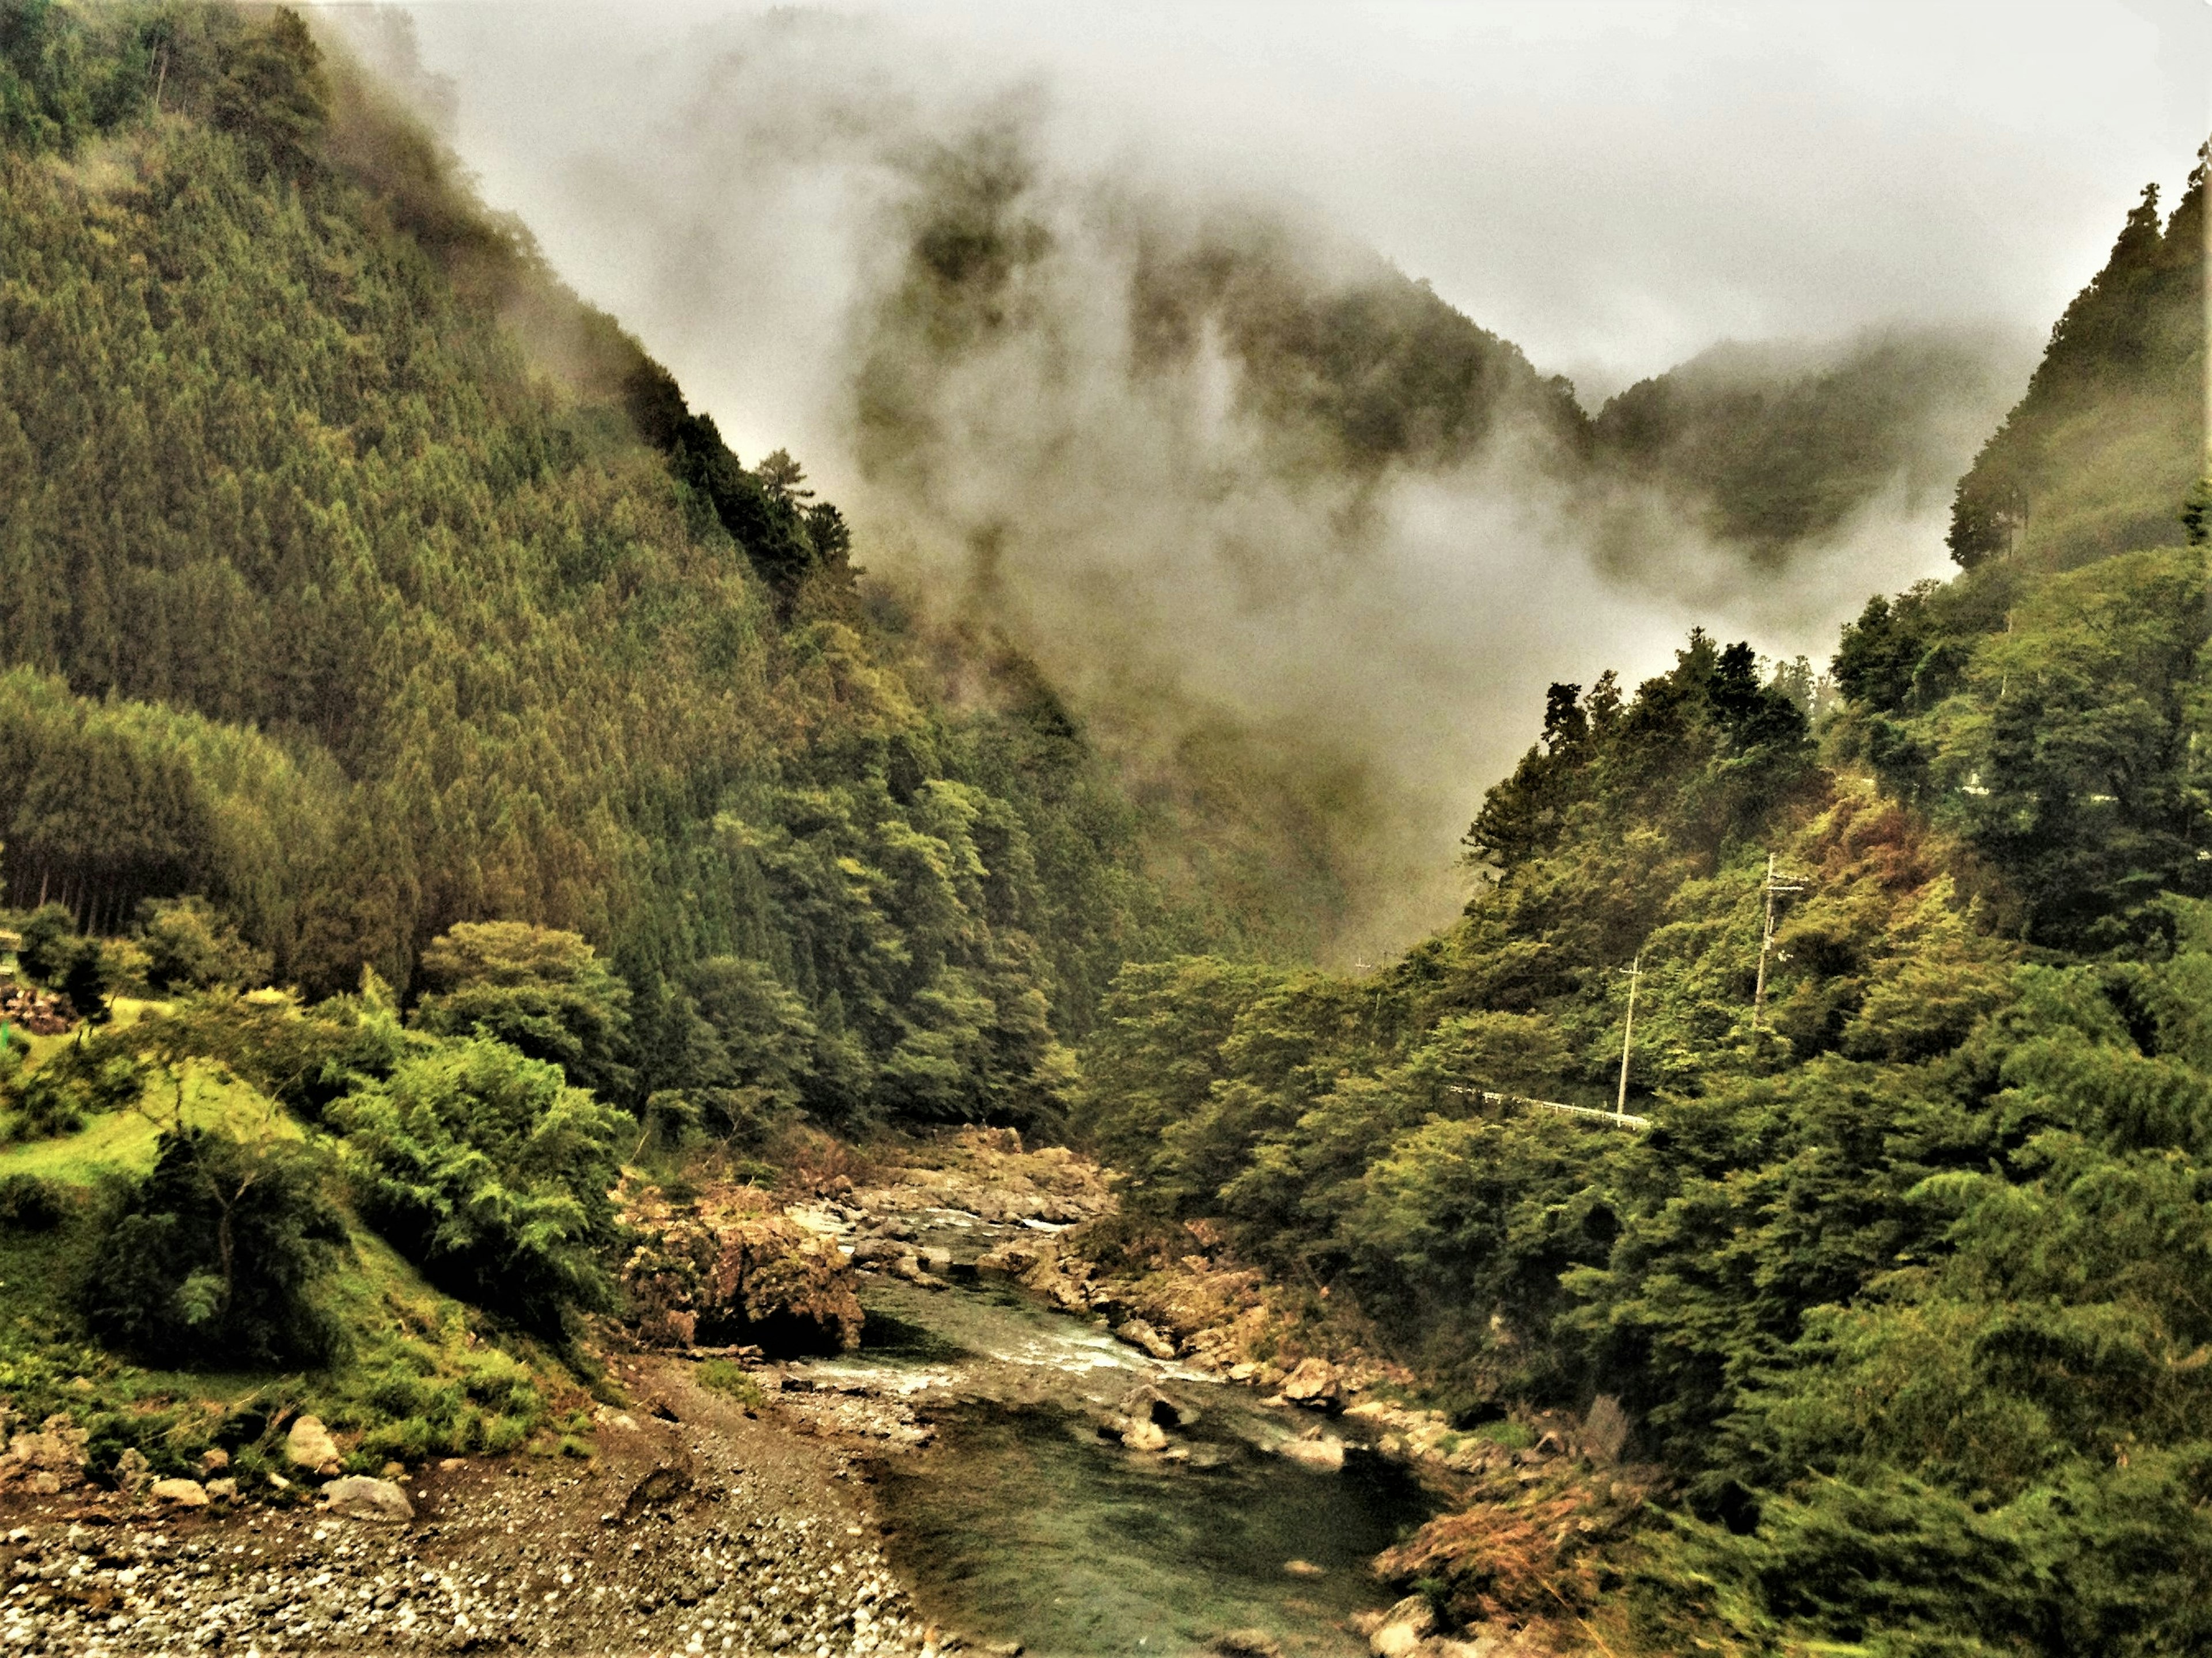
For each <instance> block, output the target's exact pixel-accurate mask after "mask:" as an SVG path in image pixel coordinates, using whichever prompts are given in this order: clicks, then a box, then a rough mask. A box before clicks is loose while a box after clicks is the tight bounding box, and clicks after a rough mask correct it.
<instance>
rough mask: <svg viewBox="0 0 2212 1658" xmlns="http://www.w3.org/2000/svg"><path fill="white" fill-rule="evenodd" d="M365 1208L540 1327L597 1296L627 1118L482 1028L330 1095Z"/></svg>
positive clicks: (423, 1260)
mask: <svg viewBox="0 0 2212 1658" xmlns="http://www.w3.org/2000/svg"><path fill="white" fill-rule="evenodd" d="M330 1120H331V1122H332V1123H333V1124H335V1125H336V1126H337V1127H339V1128H340V1129H341V1130H342V1131H343V1133H344V1136H345V1138H344V1141H343V1148H342V1152H341V1155H342V1157H343V1160H344V1164H345V1168H346V1170H347V1173H348V1176H349V1180H350V1181H351V1184H352V1187H353V1190H354V1193H355V1196H356V1200H357V1201H358V1203H359V1204H360V1206H361V1212H362V1217H363V1218H365V1219H367V1220H368V1223H369V1224H371V1225H373V1226H374V1227H375V1228H376V1229H377V1230H379V1231H380V1232H381V1233H382V1234H383V1235H384V1236H386V1237H387V1238H389V1239H390V1240H391V1241H392V1244H393V1246H394V1247H395V1248H398V1250H399V1252H400V1253H401V1254H404V1255H405V1256H406V1257H407V1258H408V1259H409V1260H412V1261H414V1262H415V1263H416V1265H418V1266H421V1267H422V1270H423V1272H424V1273H425V1274H426V1275H427V1276H428V1278H430V1279H431V1281H432V1282H434V1283H435V1284H439V1285H440V1286H441V1288H443V1289H445V1290H447V1291H448V1292H449V1293H451V1294H453V1295H455V1296H458V1297H461V1298H462V1299H463V1300H466V1301H472V1302H475V1303H477V1304H478V1305H481V1306H485V1307H489V1308H492V1309H496V1310H498V1311H500V1312H502V1313H505V1314H507V1315H509V1316H512V1317H513V1318H516V1319H518V1320H520V1321H523V1322H525V1323H526V1324H528V1325H530V1326H532V1327H534V1328H537V1329H538V1330H540V1331H543V1332H544V1333H551V1334H557V1333H559V1332H560V1330H561V1328H562V1321H563V1317H564V1315H565V1314H566V1312H567V1310H568V1309H569V1308H571V1307H579V1306H580V1307H597V1306H600V1305H603V1304H605V1300H606V1298H607V1295H608V1282H609V1281H608V1278H607V1272H606V1263H605V1254H606V1251H607V1249H608V1248H609V1246H610V1245H611V1243H612V1242H613V1240H614V1228H615V1218H614V1206H613V1204H612V1202H611V1200H610V1199H609V1198H608V1196H607V1192H608V1189H609V1188H610V1187H612V1186H613V1184H614V1182H615V1178H616V1175H617V1172H618V1166H619V1161H620V1155H621V1151H622V1150H623V1149H624V1147H625V1145H626V1139H625V1137H626V1135H632V1134H635V1127H636V1126H635V1123H634V1122H633V1121H631V1120H630V1119H629V1118H628V1117H626V1116H624V1115H623V1114H622V1113H620V1112H618V1111H616V1110H614V1109H612V1108H610V1107H608V1106H605V1105H602V1104H601V1103H599V1102H598V1101H597V1100H595V1099H593V1098H592V1096H590V1095H589V1094H587V1093H586V1092H585V1091H584V1090H581V1089H578V1088H573V1087H571V1086H569V1085H568V1083H567V1082H566V1081H565V1080H564V1079H563V1078H562V1073H561V1072H560V1069H559V1067H557V1066H553V1065H550V1064H547V1063H545V1062H544V1061H542V1060H532V1059H527V1058H526V1057H524V1056H523V1055H522V1054H519V1053H517V1052H516V1051H515V1050H514V1049H513V1048H509V1047H507V1046H506V1045H504V1044H503V1043H501V1042H494V1041H492V1040H491V1039H489V1037H481V1036H479V1037H470V1038H466V1039H461V1040H449V1041H447V1042H442V1043H441V1044H439V1045H438V1046H437V1047H435V1048H432V1049H430V1050H429V1051H428V1052H423V1053H417V1054H410V1055H408V1056H407V1057H405V1058H404V1059H402V1060H400V1061H399V1062H398V1064H397V1065H396V1066H394V1067H393V1068H392V1072H391V1074H390V1076H388V1077H386V1078H381V1079H380V1080H375V1081H371V1082H367V1083H365V1084H362V1087H360V1088H359V1089H358V1090H356V1092H354V1093H352V1094H350V1095H349V1096H347V1097H346V1098H344V1099H343V1100H341V1101H339V1102H337V1104H336V1105H334V1106H333V1107H332V1108H331V1112H330Z"/></svg>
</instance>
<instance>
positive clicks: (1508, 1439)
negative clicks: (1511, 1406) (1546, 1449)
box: [1467, 1417, 1536, 1451]
mask: <svg viewBox="0 0 2212 1658" xmlns="http://www.w3.org/2000/svg"><path fill="white" fill-rule="evenodd" d="M1467 1435H1468V1438H1470V1439H1486V1440H1488V1441H1489V1442H1491V1443H1492V1444H1493V1445H1503V1446H1504V1447H1505V1448H1506V1449H1507V1450H1509V1451H1525V1450H1527V1449H1528V1448H1529V1447H1530V1446H1531V1445H1534V1443H1535V1442H1536V1430H1534V1428H1532V1427H1530V1426H1529V1425H1528V1424H1527V1423H1525V1422H1516V1421H1514V1420H1513V1418H1510V1417H1501V1418H1498V1420H1497V1421H1495V1422H1486V1423H1484V1424H1482V1425H1481V1426H1480V1427H1479V1428H1470V1429H1468V1430H1467Z"/></svg>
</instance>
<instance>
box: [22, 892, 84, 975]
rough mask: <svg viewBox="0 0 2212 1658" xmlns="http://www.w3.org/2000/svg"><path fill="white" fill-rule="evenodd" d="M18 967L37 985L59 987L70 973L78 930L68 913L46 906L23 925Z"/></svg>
mask: <svg viewBox="0 0 2212 1658" xmlns="http://www.w3.org/2000/svg"><path fill="white" fill-rule="evenodd" d="M74 944H76V924H75V922H74V920H72V919H71V917H70V913H69V911H68V910H66V909H64V908H63V907H62V906H61V905H59V904H46V905H43V906H41V907H40V909H39V910H38V912H37V913H36V914H33V915H32V916H31V917H30V919H29V920H26V921H25V922H24V923H23V926H22V929H21V943H20V944H17V946H16V949H15V965H16V966H17V967H18V968H19V969H21V971H22V973H23V975H24V976H25V977H27V979H29V980H30V981H31V982H32V983H33V984H40V985H46V986H50V987H51V986H56V985H58V984H60V983H61V980H62V975H63V974H64V972H66V971H67V970H68V964H69V960H70V948H71V946H72V945H74Z"/></svg>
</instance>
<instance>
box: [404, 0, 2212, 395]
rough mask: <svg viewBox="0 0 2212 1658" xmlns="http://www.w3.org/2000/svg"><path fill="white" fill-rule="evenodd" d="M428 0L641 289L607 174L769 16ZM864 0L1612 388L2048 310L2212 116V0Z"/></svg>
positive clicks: (471, 82)
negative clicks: (1852, 336)
mask: <svg viewBox="0 0 2212 1658" xmlns="http://www.w3.org/2000/svg"><path fill="white" fill-rule="evenodd" d="M413 9H415V10H416V13H417V15H418V17H419V19H420V22H421V33H422V45H423V49H424V56H425V58H427V59H428V64H429V66H430V67H431V68H432V69H434V70H436V71H438V72H441V73H444V74H447V75H449V76H452V77H453V80H454V81H455V82H456V83H457V87H458V90H459V125H458V128H457V131H456V134H455V136H456V137H457V139H458V141H459V145H460V148H461V149H462V151H463V153H464V155H465V157H466V159H467V160H468V161H469V162H470V164H471V166H472V167H475V168H477V170H478V172H479V173H480V174H481V177H482V179H483V185H484V187H485V189H486V190H487V191H488V193H489V194H490V195H491V196H492V197H494V198H495V199H496V200H498V201H500V202H501V203H503V204H505V205H507V206H511V207H513V208H515V209H517V210H520V211H521V212H523V213H524V214H525V216H527V217H528V218H529V219H530V220H531V222H532V224H533V226H534V227H535V228H537V229H538V232H539V234H540V235H541V236H542V237H543V238H544V240H545V243H546V246H547V247H548V250H549V252H551V253H552V255H553V256H554V258H555V260H556V263H557V264H560V265H561V266H562V269H563V270H564V271H565V272H567V273H568V275H569V276H570V277H571V278H572V280H574V281H576V282H578V283H579V285H580V286H581V287H582V288H585V289H586V291H587V292H589V293H592V294H593V295H594V296H596V297H599V298H602V299H604V300H606V301H611V302H617V303H619V302H620V301H623V299H624V298H625V297H627V296H628V295H630V294H631V292H632V291H633V289H634V286H635V284H634V282H633V280H632V278H631V276H630V275H629V273H627V272H626V271H625V270H623V249H621V248H617V247H609V246H605V244H604V242H603V241H601V240H599V238H598V237H597V235H596V234H595V229H596V227H595V225H594V223H593V221H592V216H591V215H589V214H587V213H579V212H578V210H577V203H576V199H575V191H576V178H577V163H578V162H579V160H580V158H584V157H587V156H589V155H591V154H592V152H593V151H594V150H595V149H605V148H608V147H611V146H618V145H619V146H628V145H629V144H632V143H636V142H639V141H641V140H642V139H644V138H645V137H647V134H648V133H651V132H653V130H654V129H655V128H656V127H657V126H659V125H660V124H662V123H663V122H665V118H666V116H667V113H668V112H667V110H666V109H665V107H654V106H653V105H654V103H655V101H656V100H655V99H654V97H653V94H652V92H651V91H650V90H648V89H649V88H656V87H657V88H660V89H661V90H662V91H664V92H665V90H666V88H668V86H669V85H670V84H671V76H674V75H676V74H678V73H679V72H680V70H681V67H682V65H683V64H684V61H685V60H686V59H687V58H690V57H691V56H692V55H693V54H694V53H696V52H706V51H709V50H711V49H712V45H713V43H714V40H715V38H716V31H715V24H716V22H717V21H718V20H728V19H732V18H736V17H743V16H746V15H757V14H759V13H761V12H763V11H766V10H768V9H769V8H767V7H765V6H757V5H746V4H741V3H731V0H725V3H719V4H716V3H696V0H686V3H675V0H654V3H633V4H629V5H602V6H597V7H580V6H574V5H568V4H550V3H514V4H497V3H468V0H448V3H436V0H431V3H426V4H421V5H418V6H416V7H415V8H413ZM836 9H837V10H838V11H840V12H841V13H842V14H844V15H848V16H854V15H857V16H862V17H865V16H868V15H881V16H884V17H885V18H887V19H890V20H893V21H894V22H895V23H896V25H897V26H899V27H902V29H903V32H904V33H905V34H906V37H907V38H908V39H909V40H911V41H912V42H914V43H915V46H916V47H917V48H918V55H919V57H920V58H921V62H920V63H919V64H917V72H918V74H921V75H923V76H927V75H928V74H930V73H933V72H937V71H938V70H942V71H943V72H945V73H948V74H951V73H975V72H979V71H981V72H986V73H996V74H1001V75H1006V76H1018V75H1021V74H1024V72H1027V73H1030V74H1032V75H1034V76H1036V77H1037V78H1039V79H1040V80H1041V81H1042V83H1043V84H1044V85H1045V87H1046V88H1048V96H1049V97H1050V98H1051V99H1052V100H1053V101H1054V104H1055V105H1056V106H1057V107H1058V108H1059V109H1060V111H1061V112H1062V113H1063V115H1064V116H1065V117H1066V125H1067V126H1068V127H1069V128H1070V129H1071V130H1079V131H1085V132H1086V133H1087V134H1088V135H1089V137H1091V141H1092V142H1095V143H1097V144H1098V145H1099V146H1100V147H1101V149H1105V150H1118V151H1126V152H1131V153H1141V154H1144V155H1146V156H1147V157H1148V158H1149V159H1150V160H1151V161H1153V162H1154V163H1155V164H1156V165H1162V166H1166V167H1175V168H1177V169H1182V168H1188V169H1191V170H1193V171H1194V172H1200V173H1206V174H1207V175H1209V176H1210V177H1211V178H1212V179H1214V180H1216V181H1218V182H1219V183H1222V184H1226V185H1237V186H1241V187H1246V188H1251V189H1255V190H1258V191H1269V192H1279V193H1283V194H1287V195H1291V196H1295V197H1299V198H1302V199H1303V200H1304V201H1305V202H1307V203H1310V204H1311V205H1312V206H1314V207H1315V208H1316V209H1318V210H1320V211H1321V212H1322V214H1323V215H1324V216H1327V217H1328V219H1330V220H1332V221H1334V222H1336V223H1338V224H1340V225H1341V226H1342V227H1343V228H1346V230H1348V231H1350V232H1352V234H1356V235H1358V236H1360V237H1361V238H1363V239H1364V240H1368V241H1370V242H1372V243H1373V244H1374V245H1376V246H1378V247H1380V248H1381V249H1382V250H1383V252H1385V253H1387V254H1388V255H1389V257H1391V258H1393V259H1395V261H1396V262H1397V263H1398V264H1400V265H1401V266H1402V267H1403V268H1404V269H1405V270H1407V271H1408V272H1409V273H1411V274H1413V275H1415V276H1425V277H1427V278H1428V279H1430V280H1431V282H1433V283H1434V284H1435V286H1436V288H1437V291H1438V292H1440V293H1441V294H1443V295H1445V296H1446V297H1447V298H1449V300H1451V301H1453V302H1454V303H1455V304H1457V305H1458V306H1459V307H1461V308H1462V309H1463V310H1465V311H1466V312H1468V313H1469V314H1470V315H1472V316H1474V318H1475V319H1477V320H1478V321H1480V322H1482V323H1483V324H1484V325H1486V326H1490V327H1492V328H1495V329H1497V330H1498V331H1499V332H1501V333H1504V335H1506V336H1507V337H1510V338H1512V339H1514V340H1516V341H1517V342H1519V343H1521V344H1522V345H1523V346H1524V347H1525V348H1526V349H1528V352H1529V353H1530V355H1532V356H1533V357H1534V359H1535V360H1536V361H1538V362H1539V363H1540V364H1541V365H1542V366H1543V367H1546V368H1547V369H1550V370H1553V371H1557V372H1565V373H1569V374H1572V375H1574V376H1575V378H1576V379H1577V383H1578V384H1579V385H1581V386H1582V387H1583V391H1584V394H1585V396H1586V398H1601V397H1602V396H1604V395H1605V394H1606V393H1607V392H1610V391H1612V390H1614V389H1617V387H1618V386H1620V384H1623V383H1625V382H1626V380H1631V379H1633V378H1636V377H1638V376H1640V375H1643V374H1650V373H1653V372H1656V371H1657V370H1659V369H1662V368H1664V367H1667V366H1668V364H1670V363H1672V362H1674V361H1679V360H1680V359H1681V358H1683V357H1685V356H1687V355H1691V354H1692V353H1693V352H1695V351H1696V350H1698V349H1700V348H1701V347H1703V346H1705V345H1706V344H1709V343H1712V342H1713V341H1715V340H1717V339H1720V338H1723V337H1764V336H1774V335H1798V334H1832V333H1837V332H1840V331H1848V330H1849V329H1850V328H1852V327H1854V326H1857V325H1862V324H1864V323H1867V322H1869V321H1881V320H1887V319H1892V318H1896V317H1900V316H1904V317H1913V318H1936V319H1953V318H1959V319H1986V320H1996V321H2002V322H2009V323H2013V324H2016V325H2023V326H2027V327H2031V328H2033V329H2035V330H2037V331H2041V330H2043V329H2045V328H2047V327H2048V325H2049V324H2050V322H2051V319H2053V318H2054V317H2055V315H2056V313H2057V309H2058V308H2059V307H2061V306H2062V305H2063V303H2064V301H2065V300H2066V299H2067V297H2068V296H2069V295H2071V294H2072V293H2073V292H2074V291H2075V289H2076V288H2079V286H2080V285H2081V282H2082V281H2083V280H2084V278H2085V277H2086V276H2088V275H2089V274H2090V273H2091V272H2092V271H2093V270H2094V269H2095V267H2096V264H2097V263H2098V261H2099V259H2100V257H2101V255H2102V254H2103V252H2104V251H2105V249H2106V247H2107V246H2109V245H2110V243H2111V240H2112V235H2113V234H2114V231H2115V228H2116V227H2117V224H2118V218H2119V216H2120V214H2121V213H2122V212H2123V211H2124V209H2125V207H2126V206H2127V205H2128V203H2129V202H2130V198H2131V197H2133V195H2134V193H2135V192H2136V191H2137V190H2138V189H2139V188H2140V187H2141V186H2142V185H2143V184H2144V183H2145V182H2148V181H2149V180H2152V179H2157V180H2159V181H2160V183H2161V184H2162V185H2164V186H2165V187H2166V197H2167V200H2168V201H2169V203H2170V202H2171V200H2172V195H2173V192H2174V191H2175V189H2176V188H2177V187H2178V186H2179V184H2180V182H2181V180H2182V179H2184V178H2185V175H2186V173H2187V172H2188V168H2189V166H2190V160H2191V153H2192V151H2193V150H2194V149H2195V147H2196V146H2197V143H2201V142H2202V141H2203V137H2204V136H2205V135H2206V133H2207V131H2208V130H2212V5H2208V4H2207V3H2206V0H2040V3H2039V0H2025V3H2023V0H2002V3H1991V0H1950V3H1944V0H1914V3H1897V4H1888V3H1842V4H1815V3H1808V0H1752V3H1732V0H1701V3H1656V0H1644V3H1617V0H1370V3H1352V0H1334V3H1310V0H1306V3H1301V0H1257V3H1248V0H1199V3H1192V0H1180V3H1159V0H1110V3H1107V0H1054V3H1036V0H1030V3H1010V0H957V3H956V0H896V3H889V4H879V5H872V6H871V5H865V4H863V5H857V6H856V5H846V6H841V7H838V8H836ZM932 59H934V60H935V61H934V62H932Z"/></svg>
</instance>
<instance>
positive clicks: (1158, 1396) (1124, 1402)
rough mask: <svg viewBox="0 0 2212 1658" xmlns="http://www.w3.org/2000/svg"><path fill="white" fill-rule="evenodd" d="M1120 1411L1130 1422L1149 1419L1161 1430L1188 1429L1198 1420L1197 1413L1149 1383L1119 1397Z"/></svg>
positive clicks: (1142, 1384) (1139, 1384)
mask: <svg viewBox="0 0 2212 1658" xmlns="http://www.w3.org/2000/svg"><path fill="white" fill-rule="evenodd" d="M1119 1408H1120V1410H1121V1414H1122V1415H1123V1416H1126V1417H1127V1418H1129V1419H1130V1420H1131V1421H1133V1422H1134V1421H1138V1420H1140V1419H1143V1418H1150V1419H1151V1420H1152V1421H1153V1422H1156V1423H1158V1424H1159V1425H1160V1426H1161V1427H1163V1428H1188V1427H1189V1426H1190V1425H1191V1424H1193V1423H1194V1422H1196V1421H1197V1420H1198V1412H1197V1411H1196V1410H1195V1409H1194V1408H1193V1407H1191V1406H1188V1405H1182V1404H1178V1403H1177V1402H1176V1400H1172V1399H1170V1398H1169V1397H1168V1396H1167V1395H1166V1394H1164V1393H1162V1392H1161V1391H1160V1390H1159V1389H1158V1388H1155V1387H1154V1386H1152V1383H1151V1382H1139V1383H1138V1385H1137V1386H1135V1387H1133V1388H1130V1389H1129V1391H1128V1392H1127V1393H1126V1394H1122V1395H1121V1405H1120V1407H1119Z"/></svg>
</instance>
